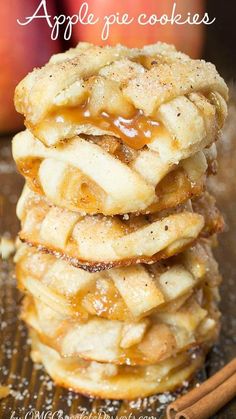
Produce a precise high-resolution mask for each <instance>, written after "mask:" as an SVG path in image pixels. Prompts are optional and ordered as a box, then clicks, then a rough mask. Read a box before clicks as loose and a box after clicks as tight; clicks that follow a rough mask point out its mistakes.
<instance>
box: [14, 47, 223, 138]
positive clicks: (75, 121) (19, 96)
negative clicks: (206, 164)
mask: <svg viewBox="0 0 236 419" xmlns="http://www.w3.org/2000/svg"><path fill="white" fill-rule="evenodd" d="M204 96H206V102H207V101H209V105H211V102H212V103H213V105H212V106H213V113H214V112H216V109H217V113H218V118H215V117H213V119H214V120H215V122H213V120H212V121H211V122H210V119H209V121H208V122H210V123H208V122H207V123H206V127H208V129H209V130H208V133H207V135H206V133H205V134H203V135H202V133H201V127H202V126H203V125H204V118H205V117H206V119H208V118H209V116H210V113H209V112H208V111H207V108H208V106H207V103H206V106H205V105H203V103H204V100H205V99H204ZM227 96H228V90H227V87H226V84H225V83H224V81H223V79H222V78H221V77H220V76H219V74H218V73H217V71H216V69H215V67H214V65H212V64H210V63H206V62H205V61H203V60H192V59H190V58H189V57H188V56H186V55H185V54H181V53H179V52H177V51H176V50H175V48H174V47H173V46H169V45H166V44H161V43H157V44H155V45H149V46H146V47H144V48H142V49H128V48H125V47H122V46H119V45H118V46H117V47H104V48H101V47H97V46H94V45H91V44H83V43H80V44H78V46H77V47H76V48H74V49H73V50H69V51H67V52H65V53H63V54H59V55H55V56H53V57H52V58H51V60H50V62H49V63H48V64H46V65H45V66H44V67H42V68H41V69H35V70H34V71H33V72H32V73H30V74H29V75H28V76H26V77H25V79H24V80H22V81H21V82H20V83H19V85H18V86H17V88H16V93H15V105H16V109H17V110H18V111H19V112H20V113H22V114H24V116H25V118H26V125H27V126H28V127H29V129H30V130H31V131H32V132H33V133H34V134H35V136H36V137H38V138H39V139H40V140H41V141H43V142H44V143H45V144H47V145H55V144H56V143H57V142H58V141H60V140H62V139H64V138H71V137H73V136H74V135H76V134H79V133H84V134H93V135H97V134H107V133H108V134H109V133H110V134H111V133H114V132H115V133H116V135H118V136H119V133H121V131H120V130H118V131H119V132H118V133H117V124H114V123H113V124H110V123H109V121H108V119H107V118H105V119H104V115H112V116H114V115H115V116H116V117H123V118H126V119H127V118H130V117H133V115H134V114H135V111H138V112H141V113H142V114H143V115H144V116H145V117H154V119H156V120H158V122H160V123H161V124H163V125H164V127H165V128H167V129H168V130H170V131H172V128H173V129H174V130H175V129H178V128H177V127H178V126H180V125H181V124H182V133H183V131H184V130H183V128H184V129H185V131H188V122H187V119H188V115H191V108H195V105H196V110H195V112H196V115H195V116H196V117H197V114H199V113H200V114H201V112H202V111H203V114H204V115H203V119H202V117H201V115H199V116H198V118H197V119H199V118H200V119H199V121H198V122H200V123H197V124H196V129H197V131H198V133H199V136H200V138H201V140H204V138H205V139H206V137H208V141H211V140H214V138H215V136H216V134H217V131H218V129H219V128H220V126H221V125H222V121H223V120H224V118H225V114H226V107H225V100H227ZM88 98H89V104H88V112H89V115H88V117H86V115H84V114H83V115H82V118H81V115H79V117H78V115H77V114H76V117H74V110H75V108H78V107H79V106H80V107H81V106H83V105H84V104H85V103H86V101H88ZM186 104H187V105H188V106H187V108H188V109H189V112H188V113H186V112H180V115H178V114H179V111H178V108H179V107H180V108H182V106H183V108H184V107H185V106H186ZM205 108H206V109H205ZM68 109H69V111H70V112H69V115H68V113H67V112H64V111H67V110H68ZM198 109H199V111H200V112H198V111H197V110H198ZM214 109H215V111H214ZM176 110H177V112H176ZM71 114H73V115H72V116H71ZM102 114H103V115H102ZM171 114H172V115H171ZM176 115H178V118H179V123H178V124H176V123H173V122H174V119H175V116H176ZM166 117H167V119H168V121H167V120H166ZM190 118H191V116H190ZM217 121H218V122H219V123H217ZM193 122H194V120H193ZM212 122H213V124H212ZM115 128H116V129H115ZM136 128H137V129H139V128H138V127H136ZM186 128H187V129H186ZM193 132H194V130H193V125H192V136H193V137H194V134H193ZM174 135H175V137H176V134H174ZM176 138H177V139H178V140H179V141H182V138H181V137H180V136H177V137H176Z"/></svg>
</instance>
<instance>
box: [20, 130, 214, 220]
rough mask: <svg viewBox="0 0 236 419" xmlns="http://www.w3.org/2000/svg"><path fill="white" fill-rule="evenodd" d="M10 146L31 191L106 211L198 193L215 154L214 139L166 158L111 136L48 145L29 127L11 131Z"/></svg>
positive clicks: (153, 208) (144, 208)
mask: <svg viewBox="0 0 236 419" xmlns="http://www.w3.org/2000/svg"><path fill="white" fill-rule="evenodd" d="M12 151H13V157H14V159H15V161H16V164H17V167H18V169H19V171H20V172H21V173H22V175H23V176H24V177H25V178H26V180H27V184H28V186H29V187H30V188H31V189H32V190H33V191H34V192H37V193H39V194H41V195H44V196H46V197H47V198H48V199H49V200H50V201H51V202H52V203H54V204H55V205H57V206H60V207H63V208H65V209H68V210H72V211H77V212H78V211H79V212H85V213H87V214H97V213H102V214H104V215H114V214H125V213H130V212H136V213H137V212H139V213H153V212H157V211H162V210H164V209H168V208H173V207H175V206H177V205H179V204H181V203H183V202H185V201H186V200H187V199H190V198H192V197H194V196H198V195H200V194H201V193H202V192H203V190H204V187H205V181H206V175H207V172H210V171H211V170H212V168H213V167H214V162H215V160H216V147H215V144H212V146H211V147H210V148H208V149H206V148H205V149H203V150H197V148H196V149H195V150H189V151H188V152H186V153H185V156H184V157H185V158H183V159H181V161H180V162H179V164H175V163H174V162H172V163H171V162H166V164H165V163H164V161H162V162H161V161H160V159H159V158H157V157H155V156H154V155H153V153H149V152H147V151H140V152H137V151H135V150H132V149H131V148H130V147H128V148H127V147H126V149H124V146H123V145H122V144H121V142H120V140H118V139H116V138H115V137H111V136H103V137H98V136H97V137H95V136H87V137H86V138H82V137H74V138H72V139H71V140H70V141H68V142H63V143H60V144H58V145H56V146H55V147H51V148H48V147H46V146H45V145H43V144H42V143H41V142H40V141H39V140H37V139H36V138H35V137H33V135H32V134H31V133H30V132H29V131H24V132H21V133H19V134H17V135H16V136H15V138H14V139H13V145H12ZM194 151H196V152H194ZM163 164H164V165H163ZM164 166H165V167H164Z"/></svg>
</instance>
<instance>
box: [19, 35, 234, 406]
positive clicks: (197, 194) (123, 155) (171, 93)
mask: <svg viewBox="0 0 236 419" xmlns="http://www.w3.org/2000/svg"><path fill="white" fill-rule="evenodd" d="M227 98H228V89H227V86H226V84H225V82H224V80H223V79H222V78H221V77H220V76H219V74H218V73H217V71H216V69H215V67H214V65H212V64H210V63H206V62H205V61H203V60H193V59H191V58H189V57H188V56H187V55H185V54H182V53H180V52H178V51H176V49H175V48H174V46H171V45H167V44H162V43H157V44H155V45H148V46H145V47H143V48H141V49H137V48H133V49H129V48H126V47H124V46H121V45H118V46H116V47H108V46H106V47H103V48H102V47H98V46H94V45H91V44H88V43H80V44H78V46H77V47H76V48H72V49H70V50H69V51H67V52H65V53H61V54H57V55H55V56H53V57H52V58H51V59H50V61H49V63H47V64H46V65H45V66H44V67H42V68H39V69H35V70H33V72H31V73H30V74H28V75H27V76H26V77H25V78H24V79H23V80H22V81H21V82H20V83H19V85H18V86H17V88H16V92H15V106H16V109H17V110H18V112H20V113H22V114H23V115H24V118H25V126H26V129H25V131H23V132H21V133H18V134H17V135H16V136H15V137H14V139H13V145H12V149H13V157H14V160H15V162H16V165H17V168H18V170H19V171H20V173H21V174H22V175H23V176H24V178H25V180H26V185H25V187H24V190H23V192H22V195H21V197H20V199H19V201H18V205H17V215H18V218H19V219H20V222H21V231H20V233H19V239H20V240H19V243H18V244H17V253H16V256H15V262H16V275H17V280H18V286H19V288H20V289H21V290H22V291H23V292H24V293H25V298H24V302H23V305H22V312H21V317H22V319H23V320H24V321H25V322H26V324H27V325H28V328H29V330H30V336H31V339H32V358H33V360H34V361H35V362H41V363H42V364H43V365H44V367H45V369H46V370H47V372H48V373H49V374H50V376H51V377H52V378H53V379H54V381H55V383H56V384H58V385H61V386H64V387H66V388H71V389H73V390H74V391H76V392H80V393H82V394H85V395H92V396H98V397H102V398H113V399H133V398H136V397H144V396H149V395H152V394H154V393H160V392H164V391H171V390H174V389H176V388H178V387H181V385H182V384H183V382H186V381H187V380H190V378H191V377H192V376H193V374H194V373H195V372H196V371H197V370H198V369H199V368H200V367H201V366H202V365H203V362H204V358H205V355H206V353H207V351H208V350H209V348H210V347H211V346H212V344H213V343H214V342H215V340H216V338H217V336H218V333H219V326H220V313H219V310H218V301H219V292H218V287H219V283H220V280H221V278H220V275H219V272H218V266H217V263H216V261H215V259H214V257H213V255H212V250H211V248H212V246H213V243H215V239H214V236H215V235H216V234H217V233H219V232H220V231H222V229H223V227H224V222H223V219H222V216H221V214H220V212H219V211H218V209H217V208H216V206H215V201H214V198H213V197H212V196H210V195H209V193H208V192H207V178H208V176H209V175H211V174H214V173H215V172H216V169H217V152H216V144H215V142H216V140H217V139H218V138H219V137H220V132H221V129H222V127H223V125H224V121H225V118H226V115H227V105H226V102H227ZM81 268H82V269H81Z"/></svg>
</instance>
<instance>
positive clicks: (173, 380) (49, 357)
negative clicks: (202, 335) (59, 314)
mask: <svg viewBox="0 0 236 419" xmlns="http://www.w3.org/2000/svg"><path fill="white" fill-rule="evenodd" d="M30 336H31V338H32V358H33V360H34V361H35V362H41V363H42V364H43V365H44V367H45V369H46V371H47V372H48V374H49V375H50V376H51V377H52V378H53V380H54V381H55V383H56V384H57V385H60V386H62V387H66V388H70V389H72V390H74V391H76V392H79V393H81V394H84V395H85V396H86V395H89V396H91V395H92V396H96V397H101V398H110V399H126V400H132V399H135V398H137V397H140V395H141V396H142V397H146V396H150V395H152V394H155V393H162V392H166V391H173V390H175V389H176V388H178V387H180V386H182V384H183V382H185V381H186V380H189V379H191V377H192V376H193V374H194V373H195V372H196V371H197V370H198V369H199V368H200V367H201V366H202V364H203V362H204V359H205V353H206V351H207V350H208V349H209V344H205V345H201V347H199V348H197V349H196V350H189V351H186V352H183V353H181V354H178V355H177V356H174V357H170V358H168V359H166V360H164V361H162V362H160V363H158V364H156V365H148V366H135V367H132V366H129V365H115V364H110V363H101V362H96V361H87V360H83V359H81V358H62V357H61V356H60V355H59V353H58V352H57V351H55V350H54V349H53V348H51V347H49V346H47V345H45V344H44V343H42V342H41V341H40V340H39V339H38V337H37V335H36V333H35V332H32V331H31V332H30Z"/></svg>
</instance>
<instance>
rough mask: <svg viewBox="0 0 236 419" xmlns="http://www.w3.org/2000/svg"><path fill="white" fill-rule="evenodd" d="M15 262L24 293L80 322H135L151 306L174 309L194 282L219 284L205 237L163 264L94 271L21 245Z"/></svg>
mask: <svg viewBox="0 0 236 419" xmlns="http://www.w3.org/2000/svg"><path fill="white" fill-rule="evenodd" d="M15 262H16V276H17V280H18V286H19V288H20V289H21V290H22V291H23V292H25V293H27V294H29V295H32V296H33V297H34V298H35V299H37V300H40V301H41V302H43V303H44V304H45V305H49V307H51V308H52V309H53V310H55V311H56V312H58V314H60V315H62V316H64V317H66V316H67V317H72V318H75V319H77V320H80V321H86V320H88V318H89V317H90V316H99V317H103V318H106V319H111V320H119V321H127V320H129V321H133V322H136V321H138V320H140V319H142V318H145V317H147V316H149V315H150V314H151V313H153V312H154V311H156V310H158V311H159V312H165V311H169V310H177V309H178V308H179V307H180V306H181V305H182V304H183V303H184V302H185V301H186V300H187V299H188V298H189V297H190V296H191V295H192V294H193V293H194V292H195V291H196V290H197V289H198V288H199V286H200V287H202V286H204V285H202V284H203V281H204V284H205V286H206V287H210V288H212V287H216V286H218V285H219V282H220V275H219V272H218V267H217V263H216V261H215V259H214V257H213V255H212V252H211V247H210V245H209V243H208V241H206V240H201V241H200V242H199V243H197V244H196V245H195V246H193V247H191V248H190V249H188V250H186V251H185V252H183V253H182V254H180V255H178V256H176V257H173V258H171V259H168V260H167V261H164V262H159V263H155V264H153V265H144V264H143V265H142V264H139V265H133V266H129V267H125V268H118V269H114V268H113V269H109V270H106V271H102V272H96V273H90V272H86V271H84V270H81V269H77V268H75V267H73V266H71V265H69V264H68V263H66V262H65V261H63V260H60V259H56V258H55V257H54V256H52V255H49V254H44V253H41V252H38V251H37V250H36V249H34V248H29V247H28V246H26V245H22V244H21V245H20V246H19V248H18V251H17V253H16V256H15ZM68 284H69V286H68Z"/></svg>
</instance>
